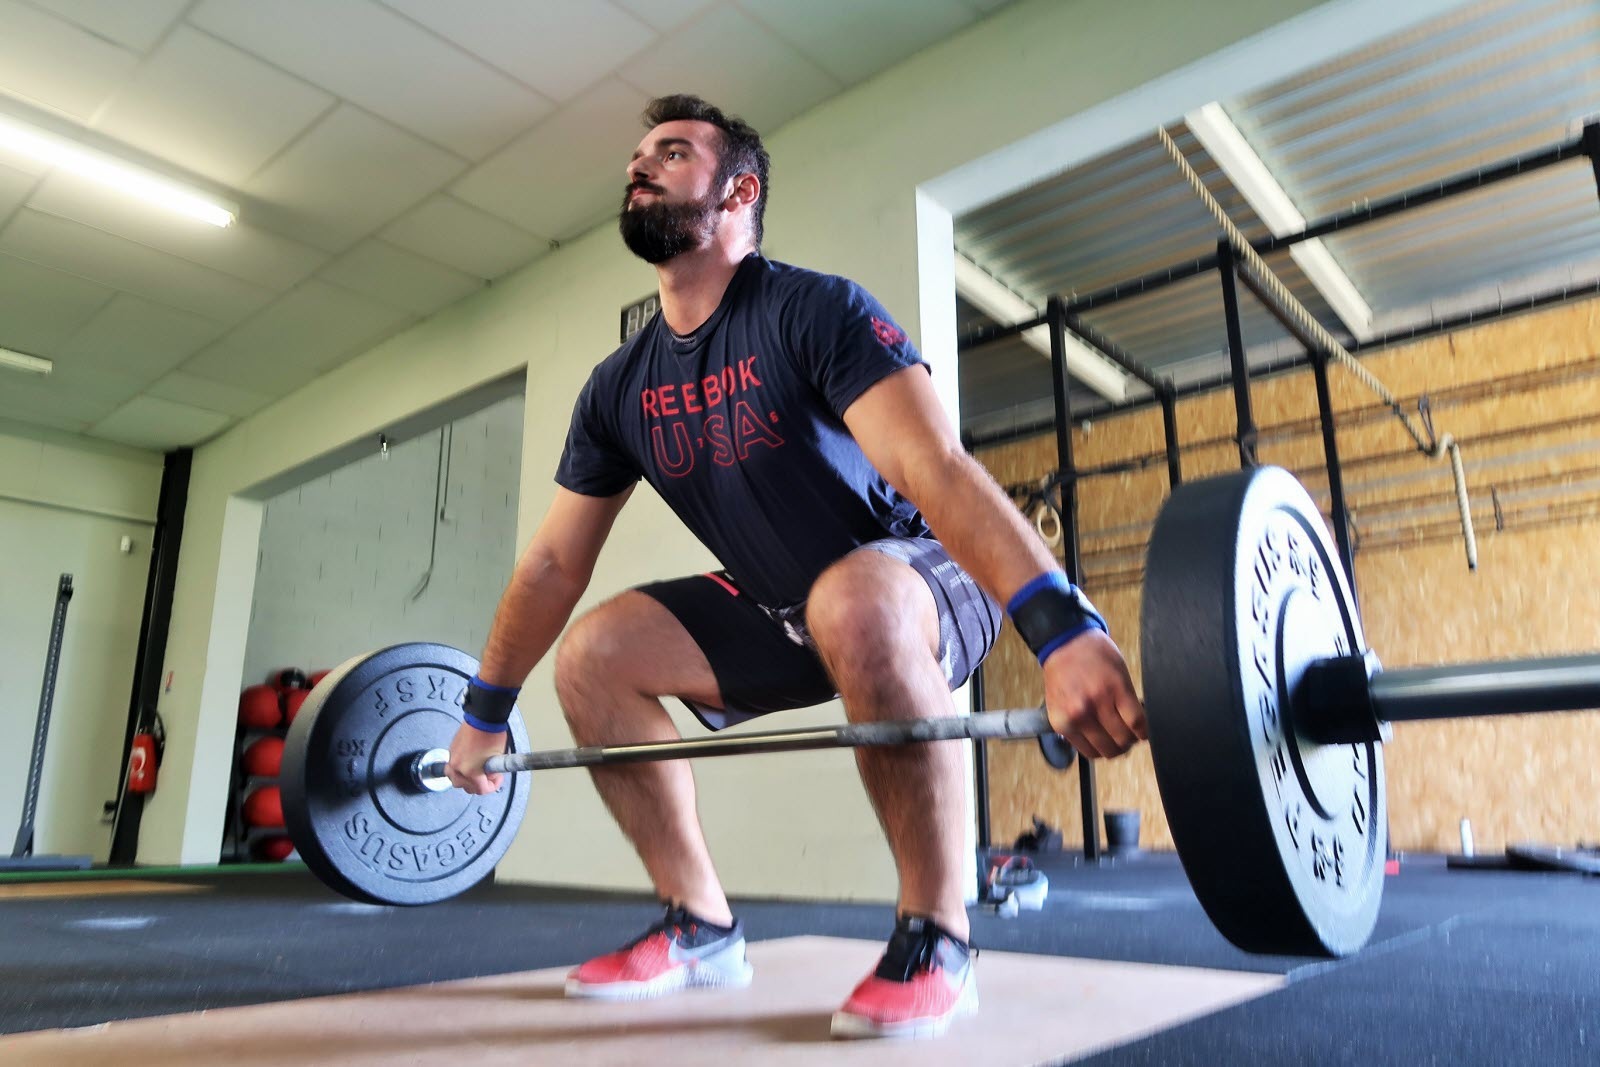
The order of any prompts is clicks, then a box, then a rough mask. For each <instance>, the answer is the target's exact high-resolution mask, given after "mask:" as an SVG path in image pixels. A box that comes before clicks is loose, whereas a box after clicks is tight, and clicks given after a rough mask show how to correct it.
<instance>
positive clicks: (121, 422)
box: [89, 396, 233, 452]
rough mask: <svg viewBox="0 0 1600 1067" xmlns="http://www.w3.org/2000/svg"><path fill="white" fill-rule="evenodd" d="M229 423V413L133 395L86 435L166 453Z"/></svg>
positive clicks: (193, 441)
mask: <svg viewBox="0 0 1600 1067" xmlns="http://www.w3.org/2000/svg"><path fill="white" fill-rule="evenodd" d="M231 422H233V418H232V417H231V416H228V415H223V414H220V413H218V412H215V411H205V410H202V409H201V408H193V407H189V406H188V405H187V404H176V403H173V402H172V401H171V400H162V399H160V398H158V397H153V396H136V397H134V398H133V399H132V400H130V401H128V402H127V403H126V404H123V405H122V406H121V407H119V408H117V409H116V410H115V411H113V412H112V413H111V414H110V415H108V416H106V417H105V418H103V419H101V420H100V421H99V422H96V423H95V424H94V425H92V426H90V427H89V436H90V437H99V438H102V439H104V440H107V441H116V442H119V443H120V444H125V445H132V446H133V447H135V448H148V449H151V450H153V451H157V452H165V451H168V450H170V449H174V448H187V447H191V446H193V445H198V444H200V443H201V442H202V441H206V440H209V439H210V438H212V437H214V436H216V435H217V434H218V433H220V432H221V431H222V430H223V428H224V427H226V426H227V425H228V424H229V423H231Z"/></svg>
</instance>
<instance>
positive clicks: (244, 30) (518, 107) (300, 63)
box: [189, 0, 551, 159]
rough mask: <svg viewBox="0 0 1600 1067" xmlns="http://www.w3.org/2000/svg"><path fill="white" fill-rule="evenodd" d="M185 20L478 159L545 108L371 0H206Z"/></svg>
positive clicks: (547, 104) (494, 72)
mask: <svg viewBox="0 0 1600 1067" xmlns="http://www.w3.org/2000/svg"><path fill="white" fill-rule="evenodd" d="M189 19H190V21H192V22H194V23H195V24H196V25H198V26H201V27H203V28H205V29H207V30H209V31H210V32H212V33H214V34H216V35H217V36H219V37H221V38H223V39H224V40H227V41H231V42H232V43H233V44H235V45H237V46H239V47H240V48H243V49H245V50H247V51H250V52H254V53H255V54H256V55H258V56H261V57H262V58H264V59H266V60H268V61H270V62H272V63H275V64H277V65H278V66H280V67H282V68H283V69H284V70H287V71H291V72H293V73H295V74H298V75H299V76H300V77H302V78H305V79H307V80H308V81H311V82H314V83H316V84H317V85H321V86H325V87H326V88H328V89H331V90H332V91H334V92H335V93H338V94H339V95H340V96H342V97H344V98H345V99H347V100H350V101H352V102H354V103H356V104H359V105H361V106H362V107H364V108H366V109H367V110H369V111H371V112H373V113H374V114H377V115H382V116H383V117H384V118H386V119H388V120H389V121H390V122H393V123H395V124H397V125H399V126H403V127H405V128H406V129H408V130H411V131H413V132H414V133H417V134H419V135H421V136H422V137H425V138H427V139H428V140H430V141H432V142H433V143H435V144H438V145H443V146H444V147H446V148H449V149H450V150H452V151H454V152H458V153H460V154H461V155H463V156H465V157H466V158H468V159H481V158H482V157H483V156H485V155H487V154H488V153H490V152H492V151H494V150H495V149H496V148H498V147H499V146H501V145H503V144H505V143H506V142H507V141H509V140H510V139H511V138H512V137H515V136H516V135H517V134H518V133H521V132H522V131H523V130H525V129H527V128H528V127H529V126H530V125H532V124H533V123H534V122H536V121H538V119H539V118H540V117H541V116H543V115H545V114H546V113H547V112H549V110H550V108H551V103H550V101H549V100H547V99H545V98H544V97H541V96H540V95H538V94H537V93H535V92H533V91H532V90H530V89H528V88H526V87H525V86H522V85H519V84H517V82H515V81H513V80H512V79H511V78H509V77H507V76H506V75H504V74H502V73H500V72H499V71H497V70H494V69H493V68H491V67H489V66H488V65H486V64H484V63H482V62H480V61H479V60H477V59H475V58H473V57H471V56H469V55H466V54H465V53H464V52H462V51H461V49H459V48H457V47H456V46H454V45H452V44H450V43H448V42H446V41H441V40H440V39H439V38H438V37H436V36H435V35H433V34H431V33H429V32H428V31H426V30H424V29H422V28H421V27H419V26H417V25H416V24H415V23H413V22H411V21H410V20H409V19H406V18H403V17H401V16H400V15H398V14H396V13H395V12H393V11H390V10H388V9H387V8H383V7H379V6H378V5H377V4H375V3H370V2H368V0H273V2H272V3H270V4H264V3H261V2H260V0H204V2H203V3H201V4H200V6H199V7H197V8H196V9H195V10H194V11H193V12H192V13H191V14H190V15H189ZM446 87H447V88H446Z"/></svg>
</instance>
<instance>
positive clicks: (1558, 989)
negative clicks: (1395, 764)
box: [0, 853, 1600, 1067]
mask: <svg viewBox="0 0 1600 1067" xmlns="http://www.w3.org/2000/svg"><path fill="white" fill-rule="evenodd" d="M1037 862H1038V864H1039V866H1040V867H1041V868H1042V869H1044V870H1045V871H1046V872H1047V873H1048V874H1049V876H1050V882H1051V885H1050V895H1049V899H1048V900H1047V901H1046V904H1045V908H1044V910H1043V911H1042V912H1039V913H1030V912H1023V913H1022V914H1021V915H1019V916H1018V917H1016V918H1010V919H1006V918H1000V917H997V916H993V915H988V914H984V913H981V912H975V913H974V921H973V940H974V943H975V944H976V945H978V946H979V948H980V951H981V949H982V948H983V947H988V948H992V949H996V950H1006V951H1020V952H1034V953H1045V954H1053V955H1067V956H1081V957H1090V958H1098V959H1109V960H1124V961H1131V962H1141V963H1156V964H1169V965H1180V966H1198V967H1216V968H1222V969H1227V970H1249V971H1261V972H1269V973H1278V974H1283V975H1286V976H1287V977H1288V979H1289V981H1288V983H1287V984H1286V985H1285V987H1284V988H1283V989H1282V990H1280V991H1278V992H1276V993H1272V994H1270V995H1268V996H1265V997H1261V998H1258V999H1255V1000H1252V1001H1249V1002H1247V1003H1245V1004H1242V1005H1240V1006H1238V1007H1236V1008H1232V1009H1229V1010H1227V1011H1223V1012H1220V1013H1217V1014H1214V1015H1210V1016H1207V1017H1204V1018H1201V1019H1198V1020H1196V1021H1194V1022H1191V1023H1188V1024H1186V1025H1183V1026H1180V1027H1177V1028H1174V1029H1170V1030H1167V1031H1164V1032H1162V1033H1159V1034H1156V1035H1154V1036H1152V1037H1149V1038H1146V1039H1144V1040H1141V1041H1137V1042H1135V1043H1133V1044H1129V1045H1124V1046H1122V1047H1119V1048H1116V1049H1113V1050H1111V1051H1108V1052H1105V1053H1102V1054H1100V1055H1098V1056H1095V1057H1093V1058H1091V1059H1089V1060H1087V1061H1081V1062H1087V1063H1092V1064H1097V1065H1100V1064H1196V1065H1199V1064H1205V1065H1208V1067H1209V1065H1214V1064H1221V1063H1230V1062H1249V1063H1251V1064H1253V1065H1259V1064H1278V1063H1284V1064H1288V1063H1294V1064H1337V1063H1351V1064H1356V1063H1360V1064H1371V1063H1401V1062H1403V1063H1408V1064H1435V1063H1436V1064H1452V1065H1454V1064H1475V1063H1484V1064H1491V1063H1492V1064H1520V1063H1534V1062H1537V1063H1540V1064H1553V1063H1573V1064H1577V1063H1596V1062H1600V1049H1597V1047H1596V1042H1597V1041H1600V1035H1597V1033H1596V1031H1597V1030H1600V907H1597V906H1596V904H1597V894H1600V879H1593V878H1589V879H1585V878H1583V877H1581V876H1579V875H1571V874H1534V873H1519V872H1499V871H1454V870H1448V869H1446V867H1445V865H1444V863H1443V861H1442V860H1441V859H1439V858H1437V857H1426V856H1422V857H1418V856H1412V857H1408V858H1407V859H1406V862H1405V865H1404V867H1403V869H1402V873H1401V874H1400V875H1399V876H1398V877H1393V878H1390V879H1388V884H1387V886H1386V889H1385V897H1384V908H1383V913H1382V916H1381V918H1380V921H1379V926H1378V930H1377V933H1376V935H1375V936H1374V938H1373V941H1372V943H1371V945H1369V947H1368V948H1366V949H1365V950H1363V951H1362V952H1361V953H1359V954H1357V955H1356V956H1354V957H1351V958H1349V959H1346V960H1341V961H1312V960H1304V959H1299V958H1285V957H1262V956H1249V955H1246V954H1244V953H1241V952H1238V951H1237V950H1235V949H1233V948H1232V947H1231V946H1230V945H1228V944H1227V943H1226V942H1225V941H1223V940H1222V938H1221V937H1220V936H1219V935H1217V934H1216V933H1215V932H1214V931H1213V930H1212V928H1211V926H1210V924H1209V923H1208V922H1207V921H1206V918H1205V916H1204V914H1203V913H1202V912H1201V910H1200V907H1199V904H1198V903H1197V902H1196V901H1195V899H1194V896H1193V894H1192V893H1191V892H1190V890H1189V887H1188V883H1187V881H1186V880H1185V879H1184V876H1183V871H1182V869H1181V868H1180V867H1179V865H1178V863H1177V861H1176V859H1175V858H1174V857H1172V856H1171V855H1167V854H1159V853H1158V854H1147V855H1144V856H1141V857H1139V858H1137V859H1135V860H1132V861H1127V862H1120V861H1119V862H1118V863H1116V864H1114V865H1110V866H1101V867H1097V868H1085V867H1082V866H1081V865H1080V864H1078V863H1077V862H1076V861H1075V859H1074V857H1072V856H1071V855H1068V854H1059V855H1053V856H1045V857H1040V858H1038V859H1037ZM128 874H129V877H135V878H137V877H140V874H139V872H136V871H134V872H128ZM176 880H178V881H183V882H191V883H200V884H204V885H205V886H207V889H206V891H205V892H201V893H184V894H157V895H149V896H102V897H95V896H83V897H57V898H49V899H0V1032H4V1033H15V1032H20V1031H27V1030H38V1029H47V1028H56V1027H71V1026H86V1025H92V1024H95V1023H101V1022H106V1021H110V1020H116V1019H128V1018H135V1017H139V1016H149V1015H166V1014H172V1013H177V1012H186V1011H196V1010H199V1009H203V1008H216V1007H225V1006H231V1005H239V1004H253V1003H262V1002H266V1001H274V1000H289V999H294V998H297V997H306V996H317V995H324V994H333V993H344V992H352V991H356V990H365V989H378V988H385V987H391V986H405V985H414V984H418V983H424V982H434V981H440V980H446V979H452V978H465V977H472V976H478V975H486V974H494V973H502V972H513V971H525V970H532V969H537V968H542V967H554V966H560V965H563V964H567V963H570V962H572V961H574V960H577V959H580V958H584V957H587V956H589V955H592V954H595V953H598V952H603V951H607V950H609V949H611V948H614V947H616V945H617V944H618V943H619V942H620V941H621V940H625V939H626V938H627V937H628V936H630V935H631V934H632V933H634V932H636V931H637V930H638V929H641V928H642V927H643V926H644V925H645V924H646V923H648V922H649V921H650V920H651V919H653V918H654V917H655V915H656V913H657V908H656V906H655V905H654V904H653V903H652V902H650V901H648V900H646V899H644V898H641V897H637V896H624V895H615V894H612V895H597V894H594V893H592V892H587V891H585V892H579V891H565V890H548V889H530V888H524V887H513V886H488V887H482V888H480V889H477V890H474V891H472V892H471V893H468V894H466V895H464V896H462V897H458V898H456V899H454V900H451V901H448V902H446V903H443V904H437V905H432V906H430V907H427V908H420V909H396V908H376V907H368V906H364V905H357V904H352V903H349V902H347V901H344V900H342V899H341V898H338V897H335V896H334V895H332V894H331V893H330V892H329V891H328V890H326V889H324V888H323V887H321V886H320V885H319V884H317V883H316V882H315V881H314V880H313V879H311V877H310V876H309V875H307V874H305V873H304V872H303V871H301V870H299V869H293V868H291V869H286V870H283V871H275V872H271V873H257V872H251V873H247V874H221V875H210V876H200V877H181V878H178V879H176ZM735 903H736V907H737V910H738V911H739V913H740V914H741V916H742V917H743V918H744V920H745V923H746V926H747V928H748V932H749V935H750V937H751V938H752V939H753V940H759V939H766V938H776V937H789V936H793V935H798V934H828V935H833V936H842V937H862V938H872V939H876V938H879V937H883V936H886V935H887V933H888V930H889V928H890V925H891V923H892V917H891V915H890V912H889V910H888V909H887V908H885V907H882V906H877V905H848V904H815V905H812V904H799V903H794V902H789V901H756V900H743V901H736V902H735ZM1056 995H1060V996H1070V995H1071V993H1070V991H1069V990H1061V991H1059V993H1057V992H1053V991H1044V992H1043V993H1042V994H1041V997H1040V1009H1039V1010H1040V1011H1041V1012H1047V1011H1048V1010H1049V1007H1048V1005H1049V1003H1050V998H1051V997H1052V996H1056Z"/></svg>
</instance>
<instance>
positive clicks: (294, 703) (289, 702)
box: [283, 689, 311, 722]
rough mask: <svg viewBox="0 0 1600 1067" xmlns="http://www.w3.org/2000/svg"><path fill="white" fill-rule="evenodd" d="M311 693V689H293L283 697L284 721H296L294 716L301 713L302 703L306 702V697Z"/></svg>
mask: <svg viewBox="0 0 1600 1067" xmlns="http://www.w3.org/2000/svg"><path fill="white" fill-rule="evenodd" d="M310 695H311V690H309V689H291V690H289V694H288V695H287V696H285V697H284V698H283V721H284V722H294V717H295V716H296V715H298V714H300V705H301V704H304V703H305V702H306V697H308V696H310Z"/></svg>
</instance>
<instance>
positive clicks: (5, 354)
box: [0, 348, 55, 374]
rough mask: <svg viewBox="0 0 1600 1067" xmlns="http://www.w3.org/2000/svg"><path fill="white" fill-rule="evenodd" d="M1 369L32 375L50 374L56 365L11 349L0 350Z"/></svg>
mask: <svg viewBox="0 0 1600 1067" xmlns="http://www.w3.org/2000/svg"><path fill="white" fill-rule="evenodd" d="M0 367H10V368H11V369H12V370H25V371H28V372H29V373H30V374H49V373H50V372H51V371H52V370H54V369H55V364H54V363H51V362H50V361H49V360H48V359H40V358H39V357H38V356H30V355H28V354H27V353H26V352H13V351H11V349H9V348H0Z"/></svg>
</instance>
